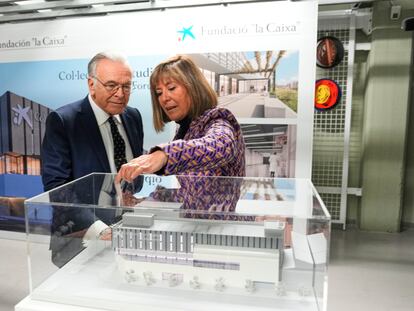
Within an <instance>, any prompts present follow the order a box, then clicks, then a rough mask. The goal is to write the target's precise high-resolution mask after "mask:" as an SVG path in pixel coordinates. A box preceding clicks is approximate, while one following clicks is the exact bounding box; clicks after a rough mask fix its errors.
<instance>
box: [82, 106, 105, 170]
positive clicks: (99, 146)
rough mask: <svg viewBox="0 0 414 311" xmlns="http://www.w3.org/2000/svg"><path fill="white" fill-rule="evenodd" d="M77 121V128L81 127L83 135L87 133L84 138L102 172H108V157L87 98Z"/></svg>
mask: <svg viewBox="0 0 414 311" xmlns="http://www.w3.org/2000/svg"><path fill="white" fill-rule="evenodd" d="M79 120H80V123H81V124H80V125H79V126H82V127H83V130H84V133H87V134H86V136H87V137H88V138H89V143H90V145H91V147H92V148H91V149H92V150H93V151H92V152H94V153H95V155H96V157H97V159H98V160H99V162H100V163H101V165H102V167H103V168H104V170H105V171H106V172H110V171H111V168H110V167H109V162H108V157H107V155H106V150H105V146H104V143H103V140H102V136H101V132H100V131H99V127H98V124H97V123H96V118H95V114H94V113H93V110H92V107H91V105H90V103H89V100H88V98H85V100H84V101H83V102H82V105H81V114H80V118H79Z"/></svg>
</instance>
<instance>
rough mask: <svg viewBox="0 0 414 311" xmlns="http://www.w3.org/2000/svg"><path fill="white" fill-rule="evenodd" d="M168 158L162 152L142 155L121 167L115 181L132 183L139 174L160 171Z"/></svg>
mask: <svg viewBox="0 0 414 311" xmlns="http://www.w3.org/2000/svg"><path fill="white" fill-rule="evenodd" d="M167 160H168V156H167V154H166V153H165V152H164V151H162V150H157V151H155V152H153V153H151V154H144V155H142V156H139V157H138V158H135V159H132V160H131V161H129V162H128V163H125V164H123V165H122V166H121V169H120V170H119V172H118V174H117V175H116V178H115V181H116V182H120V181H121V180H125V181H127V182H132V181H133V180H134V179H135V178H137V176H139V175H141V174H152V173H155V172H157V171H159V170H160V169H162V168H163V167H164V166H165V164H166V163H167Z"/></svg>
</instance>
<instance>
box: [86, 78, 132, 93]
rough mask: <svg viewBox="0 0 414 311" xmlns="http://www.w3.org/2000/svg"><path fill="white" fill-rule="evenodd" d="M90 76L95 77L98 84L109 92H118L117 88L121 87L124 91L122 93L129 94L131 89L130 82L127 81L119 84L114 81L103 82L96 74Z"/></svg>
mask: <svg viewBox="0 0 414 311" xmlns="http://www.w3.org/2000/svg"><path fill="white" fill-rule="evenodd" d="M92 78H94V79H96V80H97V81H98V82H99V83H100V84H102V86H103V87H104V88H105V90H107V91H108V92H109V93H111V94H115V93H116V92H118V90H119V88H122V91H123V92H124V94H130V93H131V91H132V86H131V83H127V84H119V83H114V82H107V83H103V82H102V81H101V80H99V79H98V77H96V76H93V77H92Z"/></svg>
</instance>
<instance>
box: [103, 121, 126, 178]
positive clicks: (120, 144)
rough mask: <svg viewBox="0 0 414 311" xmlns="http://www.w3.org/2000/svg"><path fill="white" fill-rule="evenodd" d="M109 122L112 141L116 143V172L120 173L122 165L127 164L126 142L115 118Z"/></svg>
mask: <svg viewBox="0 0 414 311" xmlns="http://www.w3.org/2000/svg"><path fill="white" fill-rule="evenodd" d="M108 122H109V124H110V125H111V133H112V139H113V142H114V161H115V167H116V170H117V171H119V169H120V168H121V165H122V164H124V163H126V162H127V160H126V155H125V141H124V139H123V138H122V136H121V134H119V131H118V127H117V126H116V123H115V120H114V119H113V117H109V118H108Z"/></svg>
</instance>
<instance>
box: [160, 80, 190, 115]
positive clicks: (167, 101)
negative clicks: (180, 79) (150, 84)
mask: <svg viewBox="0 0 414 311" xmlns="http://www.w3.org/2000/svg"><path fill="white" fill-rule="evenodd" d="M155 93H156V94H157V96H158V101H159V103H160V105H161V108H162V110H164V112H165V114H166V115H167V116H168V118H170V120H172V121H181V120H182V119H184V118H185V117H186V116H187V115H188V113H189V111H190V106H191V101H190V97H189V96H188V92H187V90H186V89H185V87H184V86H183V85H182V84H179V83H177V82H176V81H175V80H172V79H165V80H163V81H158V83H157V85H156V87H155Z"/></svg>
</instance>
